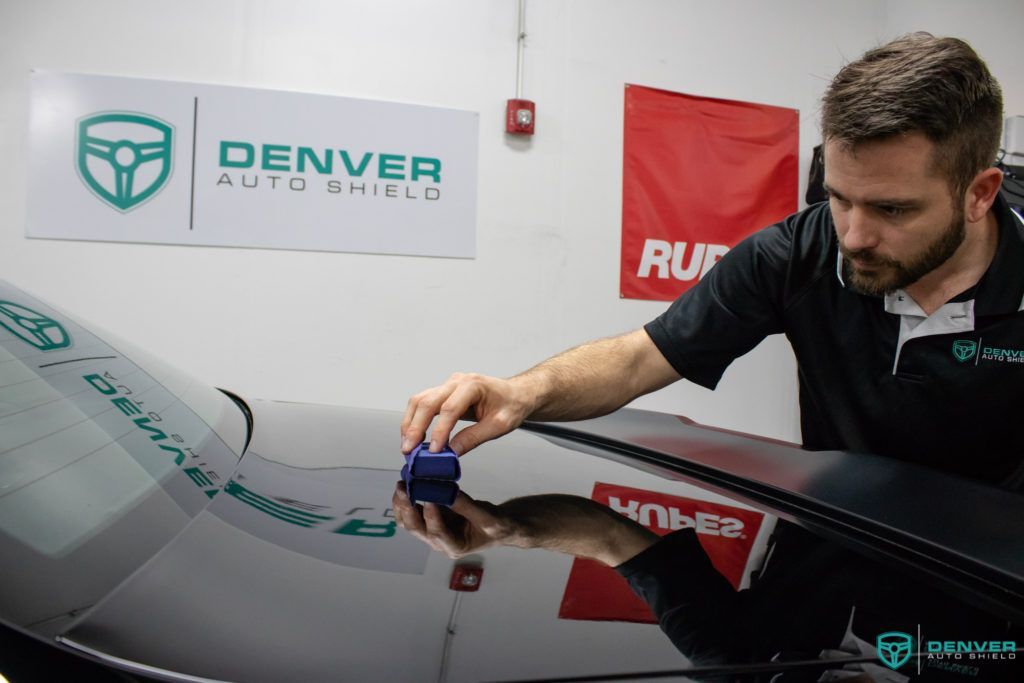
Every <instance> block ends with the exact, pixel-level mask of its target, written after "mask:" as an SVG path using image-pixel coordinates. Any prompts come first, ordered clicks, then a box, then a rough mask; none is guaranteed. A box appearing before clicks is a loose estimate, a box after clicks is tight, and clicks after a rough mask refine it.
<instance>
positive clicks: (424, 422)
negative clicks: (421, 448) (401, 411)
mask: <svg viewBox="0 0 1024 683" xmlns="http://www.w3.org/2000/svg"><path fill="white" fill-rule="evenodd" d="M440 389H442V388H440V387H439V388H438V389H434V390H432V391H431V392H429V393H427V394H426V395H422V396H420V397H419V398H418V399H417V400H416V405H415V406H412V405H410V407H409V409H410V410H411V411H412V417H411V418H409V421H408V424H407V425H406V427H405V429H404V430H403V431H402V452H403V453H409V452H410V451H412V449H414V448H416V446H418V445H419V444H420V443H421V442H422V441H423V437H424V436H426V433H427V427H429V426H430V423H431V422H432V421H433V419H434V416H435V415H437V413H438V411H439V410H440V409H441V404H442V403H443V402H444V400H445V398H447V394H446V393H443V391H440Z"/></svg>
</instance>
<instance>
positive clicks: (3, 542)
mask: <svg viewBox="0 0 1024 683" xmlns="http://www.w3.org/2000/svg"><path fill="white" fill-rule="evenodd" d="M110 339H111V338H110V336H109V335H105V334H103V335H101V334H100V333H96V332H94V331H93V330H92V329H90V328H89V327H87V326H85V325H83V324H81V323H79V322H77V321H76V320H74V319H73V318H71V317H69V316H67V315H65V314H63V313H61V312H59V311H57V310H56V309H54V308H52V307H50V306H48V305H46V304H45V303H44V302H42V301H39V300H37V299H35V298H33V297H31V296H29V295H28V294H26V293H25V292H22V291H20V290H18V289H16V288H14V287H12V286H10V285H8V284H6V283H2V282H0V581H2V582H3V585H4V587H5V588H4V591H3V592H2V598H0V616H2V617H5V618H8V619H11V620H13V621H16V622H18V623H22V624H33V623H39V622H47V621H49V620H53V619H59V618H60V617H61V616H62V615H67V614H68V613H70V612H74V611H75V610H78V609H80V608H82V607H84V606H87V605H89V604H91V603H92V601H94V600H95V599H97V598H98V597H100V596H101V595H103V594H104V592H105V591H106V590H109V588H110V587H112V586H113V585H116V583H117V582H119V581H120V580H121V579H123V578H124V576H126V575H127V574H128V573H130V572H131V571H133V570H134V569H136V568H137V567H138V566H139V564H141V563H142V562H143V561H144V560H145V559H147V558H148V557H149V556H151V555H152V553H153V552H155V550H156V549H158V548H159V547H160V546H162V545H163V543H165V542H166V541H167V540H168V539H169V538H171V537H172V536H173V535H174V534H175V533H177V531H179V530H180V529H181V528H182V527H183V526H184V525H185V524H186V523H187V521H188V520H189V519H190V518H192V517H193V516H195V515H196V514H197V513H198V512H199V511H200V510H201V509H202V508H203V507H205V506H206V505H207V504H208V502H209V501H210V499H211V498H212V497H213V496H215V495H216V494H217V493H218V491H219V490H220V488H221V487H222V486H223V483H224V481H226V480H227V478H228V477H229V476H230V475H231V472H232V471H233V470H234V468H235V466H236V464H237V462H238V459H239V457H240V455H241V452H242V446H243V444H244V442H245V429H246V428H245V418H244V415H242V413H241V412H240V411H239V409H238V408H237V407H236V406H235V405H234V403H233V402H232V401H231V400H230V399H229V398H227V397H226V396H224V395H223V394H221V393H220V392H218V391H216V390H214V389H212V388H209V387H204V386H202V385H201V384H199V383H197V382H195V381H193V380H191V379H189V378H188V377H186V376H185V375H183V374H182V373H180V372H178V371H175V370H173V369H171V368H169V367H168V366H167V365H165V364H163V363H159V362H157V361H155V360H153V359H152V358H150V357H148V356H146V355H145V354H142V353H141V352H139V351H137V350H133V349H132V350H126V349H127V348H128V347H127V345H125V344H123V343H119V342H113V343H112V342H111V341H110ZM129 513H131V514H129ZM114 548H117V552H111V551H112V549H114ZM123 548H127V551H126V552H122V549H123ZM40 574H42V575H47V576H54V577H58V576H59V577H61V579H62V581H63V585H64V590H62V591H60V592H54V591H52V590H43V591H42V594H39V590H38V588H39V584H38V583H37V582H35V581H27V580H26V579H27V578H30V577H34V576H38V575H40Z"/></svg>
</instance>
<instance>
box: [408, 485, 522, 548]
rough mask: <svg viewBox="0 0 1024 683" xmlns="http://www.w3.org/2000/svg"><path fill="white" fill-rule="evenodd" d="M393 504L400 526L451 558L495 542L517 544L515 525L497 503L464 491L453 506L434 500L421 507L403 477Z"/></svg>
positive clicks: (492, 544)
mask: <svg viewBox="0 0 1024 683" xmlns="http://www.w3.org/2000/svg"><path fill="white" fill-rule="evenodd" d="M391 507H392V509H393V510H394V511H395V521H396V522H397V523H398V525H399V526H401V527H402V528H404V529H406V530H407V531H408V532H409V533H411V534H412V535H413V536H415V537H416V538H418V539H420V540H421V541H423V542H424V543H426V544H427V545H429V546H430V547H431V548H433V549H434V550H437V551H439V552H442V553H444V554H445V555H447V556H448V557H450V558H452V559H458V558H460V557H463V556H465V555H468V554H470V553H473V552H476V551H478V550H483V549H484V548H490V547H491V546H495V545H516V538H515V537H516V530H515V525H514V524H513V523H512V522H511V520H508V519H506V518H505V517H504V516H503V515H502V514H501V512H500V511H499V509H498V508H497V506H495V505H492V504H491V503H488V502H486V501H476V500H473V499H472V498H470V497H469V496H468V495H466V494H465V493H463V492H461V491H460V492H459V495H458V497H456V499H455V502H454V503H452V506H451V509H450V510H449V509H445V508H443V507H441V506H439V505H435V504H434V503H425V504H424V505H423V506H422V508H420V507H417V506H416V505H414V504H413V503H412V501H411V500H409V495H408V493H406V490H405V482H401V481H400V482H398V484H396V485H395V494H394V496H392V498H391Z"/></svg>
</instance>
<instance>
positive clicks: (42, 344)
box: [0, 301, 71, 351]
mask: <svg viewBox="0 0 1024 683" xmlns="http://www.w3.org/2000/svg"><path fill="white" fill-rule="evenodd" d="M0 326H3V327H4V328H5V329H6V330H7V331H8V332H10V333H11V334H13V335H14V336H16V337H17V338H18V339H20V340H22V341H23V342H26V343H28V344H31V345H32V346H34V347H36V348H37V349H39V350H40V351H53V350H55V349H66V348H67V347H69V346H71V335H69V334H68V332H67V330H65V329H64V327H63V326H62V325H61V324H60V323H59V322H57V321H56V320H54V319H53V318H48V317H46V316H45V315H43V314H42V313H40V312H38V311H34V310H32V309H31V308H29V307H27V306H22V305H21V304H16V303H13V302H11V301H0Z"/></svg>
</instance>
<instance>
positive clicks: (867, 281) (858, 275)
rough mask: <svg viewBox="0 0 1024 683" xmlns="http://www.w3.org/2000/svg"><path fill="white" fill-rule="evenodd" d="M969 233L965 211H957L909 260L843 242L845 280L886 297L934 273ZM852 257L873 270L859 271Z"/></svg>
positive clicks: (866, 292) (863, 290)
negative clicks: (853, 247)
mask: <svg viewBox="0 0 1024 683" xmlns="http://www.w3.org/2000/svg"><path fill="white" fill-rule="evenodd" d="M966 236H967V230H966V223H965V222H964V218H963V211H954V212H953V220H952V222H950V224H949V226H948V227H947V228H946V229H945V230H944V231H943V232H942V234H941V235H939V236H938V237H937V238H936V239H935V241H934V242H932V243H931V244H929V245H928V246H927V247H925V249H924V251H922V252H921V253H919V254H918V255H917V256H916V257H914V258H913V259H912V260H910V261H908V262H905V263H904V262H900V261H897V260H895V259H891V258H887V257H885V256H879V255H878V254H875V253H873V252H872V251H871V250H869V249H865V250H861V251H848V250H846V249H844V248H843V245H842V243H840V245H839V250H840V251H841V252H842V254H843V281H844V282H846V283H848V284H849V285H850V287H851V288H852V289H853V290H854V291H856V292H860V293H861V294H870V295H873V296H883V295H885V294H891V293H892V292H895V291H896V290H897V289H903V288H905V287H907V286H908V285H912V284H914V283H915V282H917V281H918V280H920V279H921V278H922V277H924V276H925V275H927V274H928V273H930V272H932V271H933V270H935V269H936V268H938V267H939V266H941V265H942V264H943V263H945V262H946V261H948V260H949V258H950V257H951V256H952V255H953V254H954V253H956V250H957V249H959V248H960V245H961V244H963V241H964V238H965V237H966ZM850 259H857V260H858V261H863V262H866V263H867V264H869V265H871V266H874V268H873V269H872V270H870V271H862V270H857V269H855V268H854V266H853V265H852V264H851V263H850Z"/></svg>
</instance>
